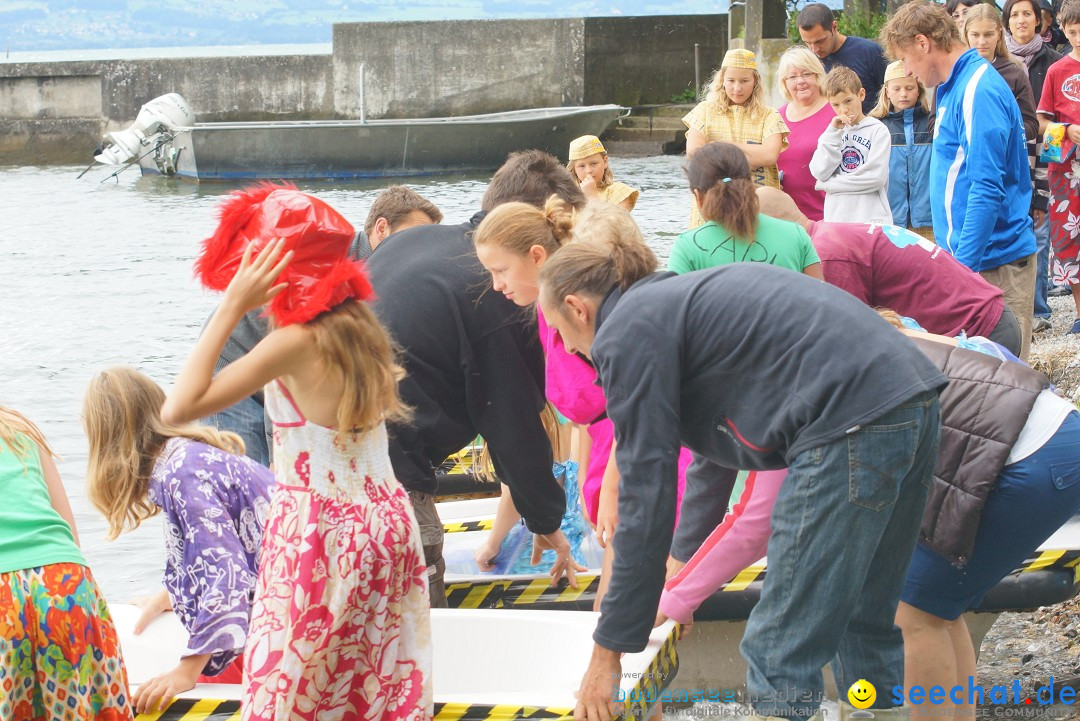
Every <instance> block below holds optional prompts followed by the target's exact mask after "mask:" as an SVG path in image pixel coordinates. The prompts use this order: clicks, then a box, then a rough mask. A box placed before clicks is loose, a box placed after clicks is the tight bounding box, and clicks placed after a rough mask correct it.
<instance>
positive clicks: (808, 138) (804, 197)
mask: <svg viewBox="0 0 1080 721" xmlns="http://www.w3.org/2000/svg"><path fill="white" fill-rule="evenodd" d="M787 109H788V106H787V105H783V106H781V107H780V117H782V118H783V119H784V122H785V123H787V126H788V130H789V131H790V132H789V133H788V146H787V149H786V150H784V152H782V153H780V158H779V160H777V161H776V167H777V168H779V169H780V172H782V173H783V174H784V175H783V179H782V180H781V181H780V185H781V187H783V189H784V192H785V193H787V194H788V195H790V196H791V199H792V200H794V201H795V205H797V206H799V210H801V211H802V213H803V215H805V216H806V217H807V218H809V219H810V220H821V219H822V218H823V217H824V216H825V191H823V190H814V184H815V183H817V179H816V178H815V177H814V176H813V175H812V174H811V173H810V158H812V157H814V151H815V150H817V146H818V138H820V137H821V134H822V133H824V132H825V128H827V127H829V122H830V121H831V120H832V119H833V118H835V117H836V112H835V111H834V110H833V109H832V106H831V105H829V104H828V103H825V106H824V107H823V108H821V110H819V111H817V112H816V113H814V114H813V115H811V116H809V117H806V118H803V119H802V120H798V121H794V122H792V121H791V120H789V119H788V112H787Z"/></svg>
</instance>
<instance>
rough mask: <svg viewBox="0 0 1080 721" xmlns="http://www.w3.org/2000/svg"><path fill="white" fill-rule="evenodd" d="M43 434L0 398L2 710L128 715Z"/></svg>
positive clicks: (94, 590)
mask: <svg viewBox="0 0 1080 721" xmlns="http://www.w3.org/2000/svg"><path fill="white" fill-rule="evenodd" d="M53 458H54V454H53V451H52V449H51V448H50V447H49V443H48V441H46V440H45V436H44V434H42V432H41V431H40V430H38V427H37V426H35V425H34V424H33V423H32V422H31V421H30V420H29V419H27V418H26V417H25V416H23V415H22V414H21V413H19V412H18V411H15V410H13V409H11V408H5V407H3V406H0V495H2V496H3V498H4V501H5V502H4V503H2V504H0V718H4V719H45V718H63V719H78V720H79V721H84V720H85V721H126V720H128V719H131V717H132V709H131V704H130V702H129V701H128V689H127V672H126V670H125V669H124V661H123V658H122V657H121V656H120V646H119V643H118V642H117V638H116V629H115V627H114V626H113V623H112V619H111V617H110V616H109V607H108V606H107V605H106V603H105V597H104V596H103V595H102V593H101V590H100V589H99V588H98V585H97V583H96V582H95V581H94V577H93V576H92V575H91V574H90V569H89V568H88V567H87V565H86V559H85V558H84V557H83V555H82V552H81V551H80V550H79V538H78V535H77V533H76V531H75V517H74V516H73V515H72V513H71V505H70V504H69V503H68V499H67V494H66V493H65V492H64V485H63V482H62V481H61V480H60V472H59V471H58V470H57V469H56V463H55V462H54V461H53Z"/></svg>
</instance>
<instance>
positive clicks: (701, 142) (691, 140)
mask: <svg viewBox="0 0 1080 721" xmlns="http://www.w3.org/2000/svg"><path fill="white" fill-rule="evenodd" d="M708 143H709V140H708V139H707V138H706V137H705V136H704V135H703V134H701V133H700V132H698V131H697V130H694V129H693V128H690V129H689V130H687V131H686V157H688V158H689V157H690V156H691V155H693V154H694V153H695V152H696V151H697V149H698V148H702V147H705V146H706V145H708Z"/></svg>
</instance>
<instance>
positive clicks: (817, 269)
mask: <svg viewBox="0 0 1080 721" xmlns="http://www.w3.org/2000/svg"><path fill="white" fill-rule="evenodd" d="M802 272H803V273H804V274H806V275H808V276H810V277H811V278H816V279H817V280H821V281H824V280H825V274H824V273H823V272H821V261H818V262H817V263H811V264H810V265H808V266H806V267H805V268H803V269H802Z"/></svg>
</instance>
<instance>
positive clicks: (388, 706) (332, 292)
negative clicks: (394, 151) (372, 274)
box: [162, 184, 433, 721]
mask: <svg viewBox="0 0 1080 721" xmlns="http://www.w3.org/2000/svg"><path fill="white" fill-rule="evenodd" d="M354 236H355V231H354V230H353V228H352V226H351V225H349V223H348V222H347V221H346V220H345V219H344V218H343V217H341V215H340V214H339V213H337V212H336V211H335V210H334V209H333V208H331V207H330V206H328V205H326V204H325V203H323V202H321V201H319V200H317V199H316V198H313V197H311V196H309V195H306V194H304V193H301V192H299V191H297V190H296V189H295V188H293V187H292V186H275V185H270V184H263V185H260V186H257V187H255V188H251V189H248V190H246V191H238V192H236V193H233V194H232V195H231V196H230V197H229V199H227V200H226V201H225V203H224V204H223V205H222V213H221V223H220V224H219V226H218V228H217V230H216V231H215V233H214V235H213V236H211V237H210V238H209V239H207V240H206V241H205V243H204V247H203V249H202V252H201V254H200V256H199V258H198V260H197V262H196V274H197V276H198V278H199V279H200V280H201V282H202V283H203V285H204V286H206V287H207V288H210V289H212V290H224V291H225V296H224V298H223V300H222V302H221V305H220V306H219V308H218V311H217V312H216V313H215V314H214V317H213V318H212V319H211V320H210V322H209V324H208V325H207V326H206V328H205V329H204V331H203V334H202V336H201V337H200V338H199V340H198V342H197V343H196V345H195V349H194V350H193V351H192V354H191V356H190V357H189V358H188V360H187V362H186V363H185V364H184V367H183V368H182V369H181V371H180V374H179V376H177V379H176V383H175V385H174V387H173V390H172V392H171V393H170V394H169V397H168V398H167V399H166V401H165V405H164V408H163V409H162V418H163V419H164V420H165V421H166V422H169V423H183V422H187V421H190V420H193V419H195V418H201V417H204V416H206V415H207V414H209V413H213V412H215V411H217V410H220V409H221V408H225V407H228V406H230V405H232V404H234V403H236V402H237V401H239V400H240V399H241V398H246V397H248V396H250V395H251V394H252V393H254V392H255V391H256V390H258V389H259V388H260V387H264V386H265V400H266V409H267V412H268V413H269V415H270V419H271V421H272V422H273V426H274V433H273V445H274V453H273V458H274V463H273V465H274V473H275V476H276V478H277V488H276V490H275V491H274V495H273V498H272V500H271V504H270V511H269V514H268V518H267V522H266V530H265V532H264V535H263V544H262V555H261V558H260V564H259V576H258V580H257V583H256V589H255V601H254V604H253V606H252V613H251V626H250V628H249V631H248V641H247V647H246V649H245V652H244V699H243V710H242V717H243V718H244V719H245V720H246V721H253V720H255V719H275V720H276V721H282V720H283V719H317V718H329V717H330V716H331V715H333V716H334V717H335V718H354V719H385V720H388V721H389V720H397V719H403V720H404V719H408V720H410V721H413V720H417V721H421V720H424V719H429V718H430V717H431V715H432V711H433V703H432V695H431V694H432V689H431V631H430V623H429V613H428V589H427V576H426V571H427V569H426V567H425V565H424V553H423V547H422V545H421V539H420V530H419V527H418V526H417V523H416V519H415V517H414V515H413V512H412V508H411V506H410V505H409V501H408V496H407V495H406V493H405V491H404V489H403V488H402V487H401V485H400V484H399V483H398V482H397V480H396V479H395V478H394V475H393V470H392V468H391V465H390V458H389V453H388V450H387V436H386V424H385V422H386V420H387V419H404V418H407V411H406V408H405V407H404V406H403V404H402V402H401V399H400V397H399V395H398V386H397V381H398V379H399V378H400V377H401V368H400V367H399V366H398V365H397V363H396V361H395V357H394V353H393V349H392V346H391V342H390V338H389V336H388V335H387V333H386V331H385V330H384V329H383V328H382V326H381V325H380V324H379V322H378V320H377V319H376V317H375V315H374V313H373V312H372V310H371V308H370V306H369V305H368V304H367V303H366V302H364V301H366V300H367V299H369V298H370V297H371V286H370V284H369V282H368V279H367V276H366V275H365V273H364V271H363V266H362V264H361V263H358V262H354V261H351V260H349V258H348V250H349V246H350V244H351V242H352V239H353V237H354ZM260 306H266V307H267V312H268V314H269V316H270V320H271V322H272V327H274V328H275V329H274V330H273V331H272V332H271V333H270V334H269V335H268V336H267V337H266V338H265V339H263V340H262V341H261V342H260V343H259V344H258V345H256V346H255V348H253V349H252V350H251V352H250V353H248V354H247V355H245V356H243V357H242V358H240V359H239V360H237V361H235V362H233V363H232V364H230V365H228V366H226V367H225V368H224V369H223V370H222V371H221V372H219V373H218V374H217V375H216V376H215V375H214V374H213V371H214V364H215V362H216V361H217V358H218V356H219V355H220V353H221V348H222V346H223V345H224V344H225V341H226V339H227V338H228V336H229V333H230V332H231V331H232V329H233V327H234V326H235V324H236V323H237V322H238V321H239V320H240V318H241V317H242V316H243V315H244V314H245V313H247V312H248V311H250V310H253V309H255V308H257V307H260Z"/></svg>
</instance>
